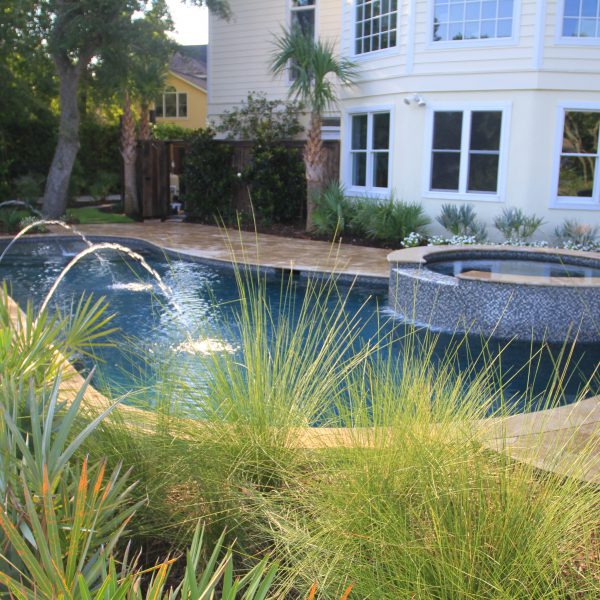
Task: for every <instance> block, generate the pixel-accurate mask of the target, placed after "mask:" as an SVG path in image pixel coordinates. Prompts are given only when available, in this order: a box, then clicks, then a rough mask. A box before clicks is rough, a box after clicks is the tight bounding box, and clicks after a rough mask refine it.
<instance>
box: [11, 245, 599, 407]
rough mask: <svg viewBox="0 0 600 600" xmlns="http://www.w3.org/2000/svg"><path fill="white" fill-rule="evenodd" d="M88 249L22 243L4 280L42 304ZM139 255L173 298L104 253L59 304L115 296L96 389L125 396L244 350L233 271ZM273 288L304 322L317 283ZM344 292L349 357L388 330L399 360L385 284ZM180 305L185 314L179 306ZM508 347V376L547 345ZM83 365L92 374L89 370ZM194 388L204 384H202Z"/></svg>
mask: <svg viewBox="0 0 600 600" xmlns="http://www.w3.org/2000/svg"><path fill="white" fill-rule="evenodd" d="M83 248H85V245H84V244H83V242H81V241H79V240H77V239H74V238H62V237H56V238H46V239H42V240H39V241H38V240H33V239H27V240H22V241H19V243H17V244H16V245H15V246H14V247H13V248H11V250H10V252H9V253H8V254H7V255H6V257H5V258H4V260H3V261H2V262H0V279H6V280H8V281H9V282H10V284H11V286H12V295H13V297H14V298H15V300H17V302H19V303H20V304H21V305H22V306H23V305H24V303H25V302H26V301H27V299H31V300H32V301H33V302H34V304H36V305H38V306H39V305H40V304H41V302H42V300H43V298H44V297H45V295H46V293H47V291H48V290H49V289H50V287H51V286H52V284H53V283H54V281H55V280H56V278H57V276H58V275H59V274H60V272H61V271H62V269H63V268H64V267H65V265H66V264H67V263H68V262H69V261H70V260H71V259H72V257H73V256H74V255H75V254H76V253H77V252H79V251H81V250H82V249H83ZM134 248H135V249H136V251H138V252H140V253H141V254H142V255H143V256H144V257H145V258H146V260H147V261H148V262H149V264H150V265H151V266H152V267H153V268H155V269H156V271H157V272H158V273H159V274H160V276H161V277H162V278H163V280H164V282H165V284H166V285H167V286H169V288H170V289H171V290H172V293H173V297H172V299H171V300H170V301H169V300H168V299H165V298H164V296H163V295H162V294H161V293H160V291H159V290H158V289H157V288H156V286H155V282H154V281H153V280H152V279H151V278H150V277H149V276H148V274H147V273H146V272H145V271H143V270H142V269H141V268H140V267H139V265H138V264H137V263H135V262H133V261H131V260H129V259H125V258H124V257H123V256H121V255H119V254H117V253H113V252H105V253H103V254H102V260H99V259H98V257H96V256H89V257H86V258H84V259H83V260H82V261H81V262H79V263H78V264H77V265H76V266H75V267H74V268H73V269H72V271H71V272H70V273H69V274H68V276H67V277H66V279H65V280H64V282H63V283H61V285H60V286H59V288H58V290H57V293H56V295H55V297H54V300H53V303H54V305H55V306H56V305H60V306H65V305H67V304H68V303H69V302H71V300H72V299H73V298H74V297H75V298H78V297H79V296H80V295H81V294H82V293H84V292H86V293H93V294H94V296H106V297H107V298H108V300H109V305H110V310H111V312H114V313H115V315H116V317H115V321H114V324H115V326H117V327H118V328H119V330H120V333H119V339H118V340H117V341H118V343H117V345H116V346H115V347H111V348H102V349H99V351H98V355H99V358H100V359H102V360H103V361H104V362H101V363H99V365H98V371H97V374H96V378H95V382H94V383H95V385H96V386H97V387H99V388H100V389H104V390H108V389H111V390H113V391H115V392H123V391H128V390H131V389H134V388H136V387H138V386H140V385H142V384H143V385H148V382H151V381H153V380H155V379H156V378H157V377H159V376H160V369H158V368H157V365H159V364H160V363H161V362H162V359H163V358H164V357H167V356H168V357H175V358H174V359H173V360H174V361H175V362H174V368H175V369H177V370H179V373H180V374H183V375H184V376H185V374H186V372H190V371H191V370H193V371H194V373H195V375H196V376H197V375H198V369H199V368H201V367H200V366H199V365H198V363H197V362H195V360H194V353H190V352H188V350H190V349H192V350H194V351H195V354H198V353H200V354H210V353H220V352H230V353H241V349H240V339H239V331H237V330H236V318H235V317H236V314H237V312H238V311H239V303H238V300H239V288H238V283H237V282H236V278H235V273H234V270H233V269H232V268H231V266H228V265H221V264H214V263H213V264H211V263H208V262H201V261H195V260H190V259H184V258H181V257H174V256H169V257H168V256H166V255H165V254H164V253H162V252H160V251H158V250H156V249H153V248H152V247H150V246H149V245H144V244H138V243H136V244H135V246H134ZM290 277H292V280H291V283H290ZM288 283H290V285H291V288H292V289H293V293H294V298H295V299H294V300H293V302H292V303H291V304H290V300H289V297H288V298H287V299H286V298H284V295H282V289H284V288H286V287H287V285H288ZM265 286H266V301H267V302H268V305H269V307H270V314H272V315H274V316H275V319H276V318H277V315H278V314H279V312H280V310H281V309H282V303H286V306H285V307H284V308H285V310H286V311H287V310H291V311H292V313H294V314H296V315H297V313H298V311H299V310H300V307H301V305H302V301H303V299H304V298H305V297H306V294H307V290H308V289H309V286H310V284H309V280H308V279H307V278H306V277H303V276H298V275H296V276H291V275H290V273H282V272H278V271H272V272H271V273H269V274H268V276H267V277H266V279H265ZM337 287H338V289H339V293H340V295H341V296H342V297H344V298H345V300H344V305H343V310H344V311H345V318H347V319H353V318H357V322H358V323H359V327H360V328H361V333H360V335H359V336H358V337H357V339H356V340H355V342H354V344H355V347H354V348H348V352H352V351H356V350H357V349H358V348H359V347H360V346H361V345H364V344H366V343H368V342H369V340H372V339H373V338H375V337H377V336H381V335H382V332H383V333H386V334H389V335H391V336H392V337H393V338H394V342H393V352H394V353H396V354H398V355H399V354H400V353H401V352H402V351H403V341H402V338H403V334H404V333H405V328H404V326H403V325H402V324H401V323H398V321H395V320H394V318H393V313H392V312H391V311H390V310H389V309H388V308H387V284H386V283H384V282H377V281H358V282H356V283H355V284H354V285H350V284H348V283H344V282H341V281H339V282H338V283H337ZM174 305H177V306H178V307H179V308H178V309H175V308H174ZM290 307H291V309H290ZM322 308H323V310H325V311H338V310H340V304H339V301H338V299H337V296H336V295H333V296H332V297H331V299H330V300H329V301H328V302H327V303H326V306H324V307H322ZM292 318H293V316H292ZM275 326H276V324H275ZM461 339H462V338H461ZM468 339H469V343H468V346H467V345H463V346H461V349H460V350H459V352H458V358H457V360H458V361H459V363H460V364H461V365H462V366H463V367H464V368H465V369H467V368H469V367H470V366H471V364H472V362H473V357H477V356H479V354H480V352H481V348H482V345H485V344H486V341H485V340H484V341H482V340H481V339H480V338H479V337H477V336H470V337H469V338H468ZM454 343H456V339H455V338H453V336H452V335H450V334H439V340H438V343H437V346H436V354H435V356H434V360H436V359H441V358H442V357H443V355H444V353H445V351H446V348H448V347H449V346H450V345H452V344H454ZM190 345H191V346H190ZM505 345H506V342H505V341H502V340H497V341H494V340H492V341H491V342H490V343H489V344H488V350H489V353H490V354H492V355H493V354H494V353H495V352H498V351H499V350H500V349H502V348H504V352H503V357H502V368H503V372H504V373H505V374H506V375H507V374H511V373H514V372H515V371H516V370H518V369H520V368H522V367H523V365H525V364H526V363H527V361H528V360H529V357H530V356H531V354H532V351H536V350H537V349H538V348H539V345H538V346H532V344H530V343H529V342H512V343H511V344H510V345H509V347H508V348H505ZM599 350H600V349H599V347H598V345H597V344H595V345H594V344H587V345H586V344H580V345H578V346H577V348H576V351H575V353H574V356H573V357H572V359H571V361H570V381H569V384H568V386H567V389H566V392H567V393H566V396H565V399H564V400H565V402H568V401H571V400H573V399H574V398H575V396H576V395H577V393H578V389H579V388H580V387H581V385H582V382H584V381H586V380H587V379H589V377H590V376H591V374H592V373H593V372H594V369H595V367H596V363H597V357H598V356H599V355H600V352H599ZM559 351H560V345H550V346H548V347H544V349H543V350H542V357H541V359H540V361H541V362H540V365H539V367H538V369H537V371H538V373H541V374H542V376H540V377H539V378H538V380H537V381H536V382H534V384H533V386H532V382H531V379H530V373H527V372H526V371H524V372H523V373H522V375H521V376H518V377H515V378H514V379H513V380H512V381H511V382H510V384H509V385H508V388H507V390H506V393H507V395H509V396H514V397H518V396H520V395H522V394H524V393H525V392H529V393H530V394H531V393H532V392H533V393H537V392H541V391H542V389H543V388H544V386H545V385H546V384H547V378H545V377H544V376H543V374H544V373H545V372H547V371H548V370H549V369H552V367H553V363H554V360H555V357H556V356H557V354H558V352H559ZM169 360H171V358H169ZM80 366H82V368H83V369H84V370H85V369H87V368H89V366H90V365H89V363H84V364H82V365H80ZM200 380H201V377H200ZM195 381H196V382H197V381H198V378H197V377H195ZM593 391H594V390H593ZM596 393H597V388H596Z"/></svg>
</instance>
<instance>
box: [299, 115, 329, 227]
mask: <svg viewBox="0 0 600 600" xmlns="http://www.w3.org/2000/svg"><path fill="white" fill-rule="evenodd" d="M304 165H305V167H306V231H312V229H313V228H314V223H313V218H312V214H313V211H314V208H315V199H316V198H317V197H318V196H319V194H320V193H321V192H322V190H323V180H324V175H325V148H324V147H323V140H322V139H321V115H320V114H319V113H317V112H313V113H311V115H310V129H309V130H308V135H307V138H306V145H305V146H304Z"/></svg>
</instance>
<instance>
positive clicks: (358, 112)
mask: <svg viewBox="0 0 600 600" xmlns="http://www.w3.org/2000/svg"><path fill="white" fill-rule="evenodd" d="M230 3H231V7H232V9H233V12H234V15H235V16H234V20H233V21H232V22H230V23H224V22H222V21H218V20H216V19H214V18H212V19H211V23H210V58H209V70H210V78H209V81H210V89H209V118H211V117H212V118H213V119H214V118H218V115H219V114H220V113H221V112H222V111H223V110H227V109H229V108H231V107H232V106H233V105H235V104H237V103H239V102H240V101H241V100H242V99H244V98H245V97H246V95H247V93H248V91H249V90H262V91H265V92H267V94H268V95H269V97H271V98H285V96H286V94H287V86H288V84H287V81H286V78H285V77H283V78H279V79H273V78H272V76H271V75H270V74H269V69H268V64H269V59H270V55H271V53H272V51H273V45H272V44H273V43H272V40H273V36H274V35H275V34H277V33H278V32H280V31H281V27H282V26H285V25H287V24H289V23H290V20H291V19H295V18H297V17H296V16H295V15H294V12H297V11H298V10H308V11H311V12H312V13H313V14H314V30H315V34H316V35H319V36H320V37H322V38H328V39H331V40H334V41H335V43H336V44H337V46H336V47H338V48H339V51H340V53H341V54H342V55H344V56H347V57H349V58H352V59H353V60H355V61H356V62H357V63H358V65H359V77H358V80H357V82H356V84H355V85H353V86H351V87H347V88H344V89H341V90H340V96H341V102H340V105H339V107H338V110H339V114H340V116H341V144H342V151H341V157H342V158H341V178H342V180H343V183H344V185H345V186H346V189H347V190H348V192H350V193H355V194H361V195H364V194H367V195H370V196H389V195H390V194H393V195H394V196H395V197H396V198H399V199H403V200H406V201H419V202H422V203H423V205H424V207H425V208H426V210H427V212H428V213H429V214H430V215H431V216H432V217H435V216H436V215H437V214H439V210H440V207H441V205H442V204H444V203H448V202H457V203H463V202H469V203H472V205H473V206H474V208H475V209H476V210H477V213H478V214H479V216H480V218H482V219H483V220H485V221H488V222H491V221H492V220H493V218H494V216H496V215H498V214H499V213H500V212H501V211H502V208H503V207H506V206H515V207H520V208H522V209H523V210H525V211H526V212H528V213H533V212H535V213H536V214H537V215H539V216H543V217H544V219H545V221H546V225H545V226H544V230H545V233H546V237H548V236H549V234H550V232H551V231H552V230H553V229H554V227H555V226H556V225H558V224H560V223H561V222H562V221H563V220H564V219H567V218H568V219H573V220H577V221H580V222H584V223H591V224H600V167H599V166H598V129H599V125H600V0H261V1H258V0H230Z"/></svg>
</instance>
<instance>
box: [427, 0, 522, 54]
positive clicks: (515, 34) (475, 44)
mask: <svg viewBox="0 0 600 600" xmlns="http://www.w3.org/2000/svg"><path fill="white" fill-rule="evenodd" d="M434 4H435V0H429V2H428V9H427V28H428V31H427V46H426V47H427V49H428V50H457V49H459V48H485V47H497V46H499V47H501V46H515V45H517V44H518V43H519V32H520V30H521V0H514V3H513V16H512V25H513V26H512V35H511V36H510V37H503V38H481V39H478V40H448V41H446V42H435V41H434V40H433V15H434V8H435V6H434Z"/></svg>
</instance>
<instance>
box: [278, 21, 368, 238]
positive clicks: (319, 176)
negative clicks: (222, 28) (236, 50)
mask: <svg viewBox="0 0 600 600" xmlns="http://www.w3.org/2000/svg"><path fill="white" fill-rule="evenodd" d="M288 69H289V70H290V75H291V82H290V88H289V92H288V95H289V96H290V98H293V99H295V100H299V101H300V102H302V103H303V104H304V105H305V106H307V107H308V109H309V110H310V126H309V130H308V134H307V138H306V145H305V147H304V164H305V167H306V229H307V230H311V229H312V228H313V221H312V212H313V208H314V198H315V197H316V196H317V195H318V194H319V193H320V192H321V191H322V189H323V186H324V184H325V182H324V176H325V160H326V156H325V151H324V148H323V141H322V140H321V115H322V113H323V111H324V110H326V109H327V108H329V107H330V106H332V105H335V104H336V103H337V100H338V98H337V94H336V88H335V83H336V82H337V81H339V82H340V83H342V84H346V85H348V84H351V83H352V82H353V80H354V78H355V76H356V65H355V64H354V63H353V62H351V61H350V60H348V59H346V58H341V59H340V58H337V57H336V54H335V51H334V47H333V44H332V43H331V42H324V41H322V40H315V39H314V38H313V36H311V35H306V34H305V33H304V32H303V31H302V30H301V29H300V28H299V27H295V28H292V29H291V30H284V31H283V33H282V35H281V36H279V37H277V38H276V39H275V51H274V53H273V59H272V62H271V72H272V73H273V75H280V74H282V73H285V72H286V71H287V70H288Z"/></svg>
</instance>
